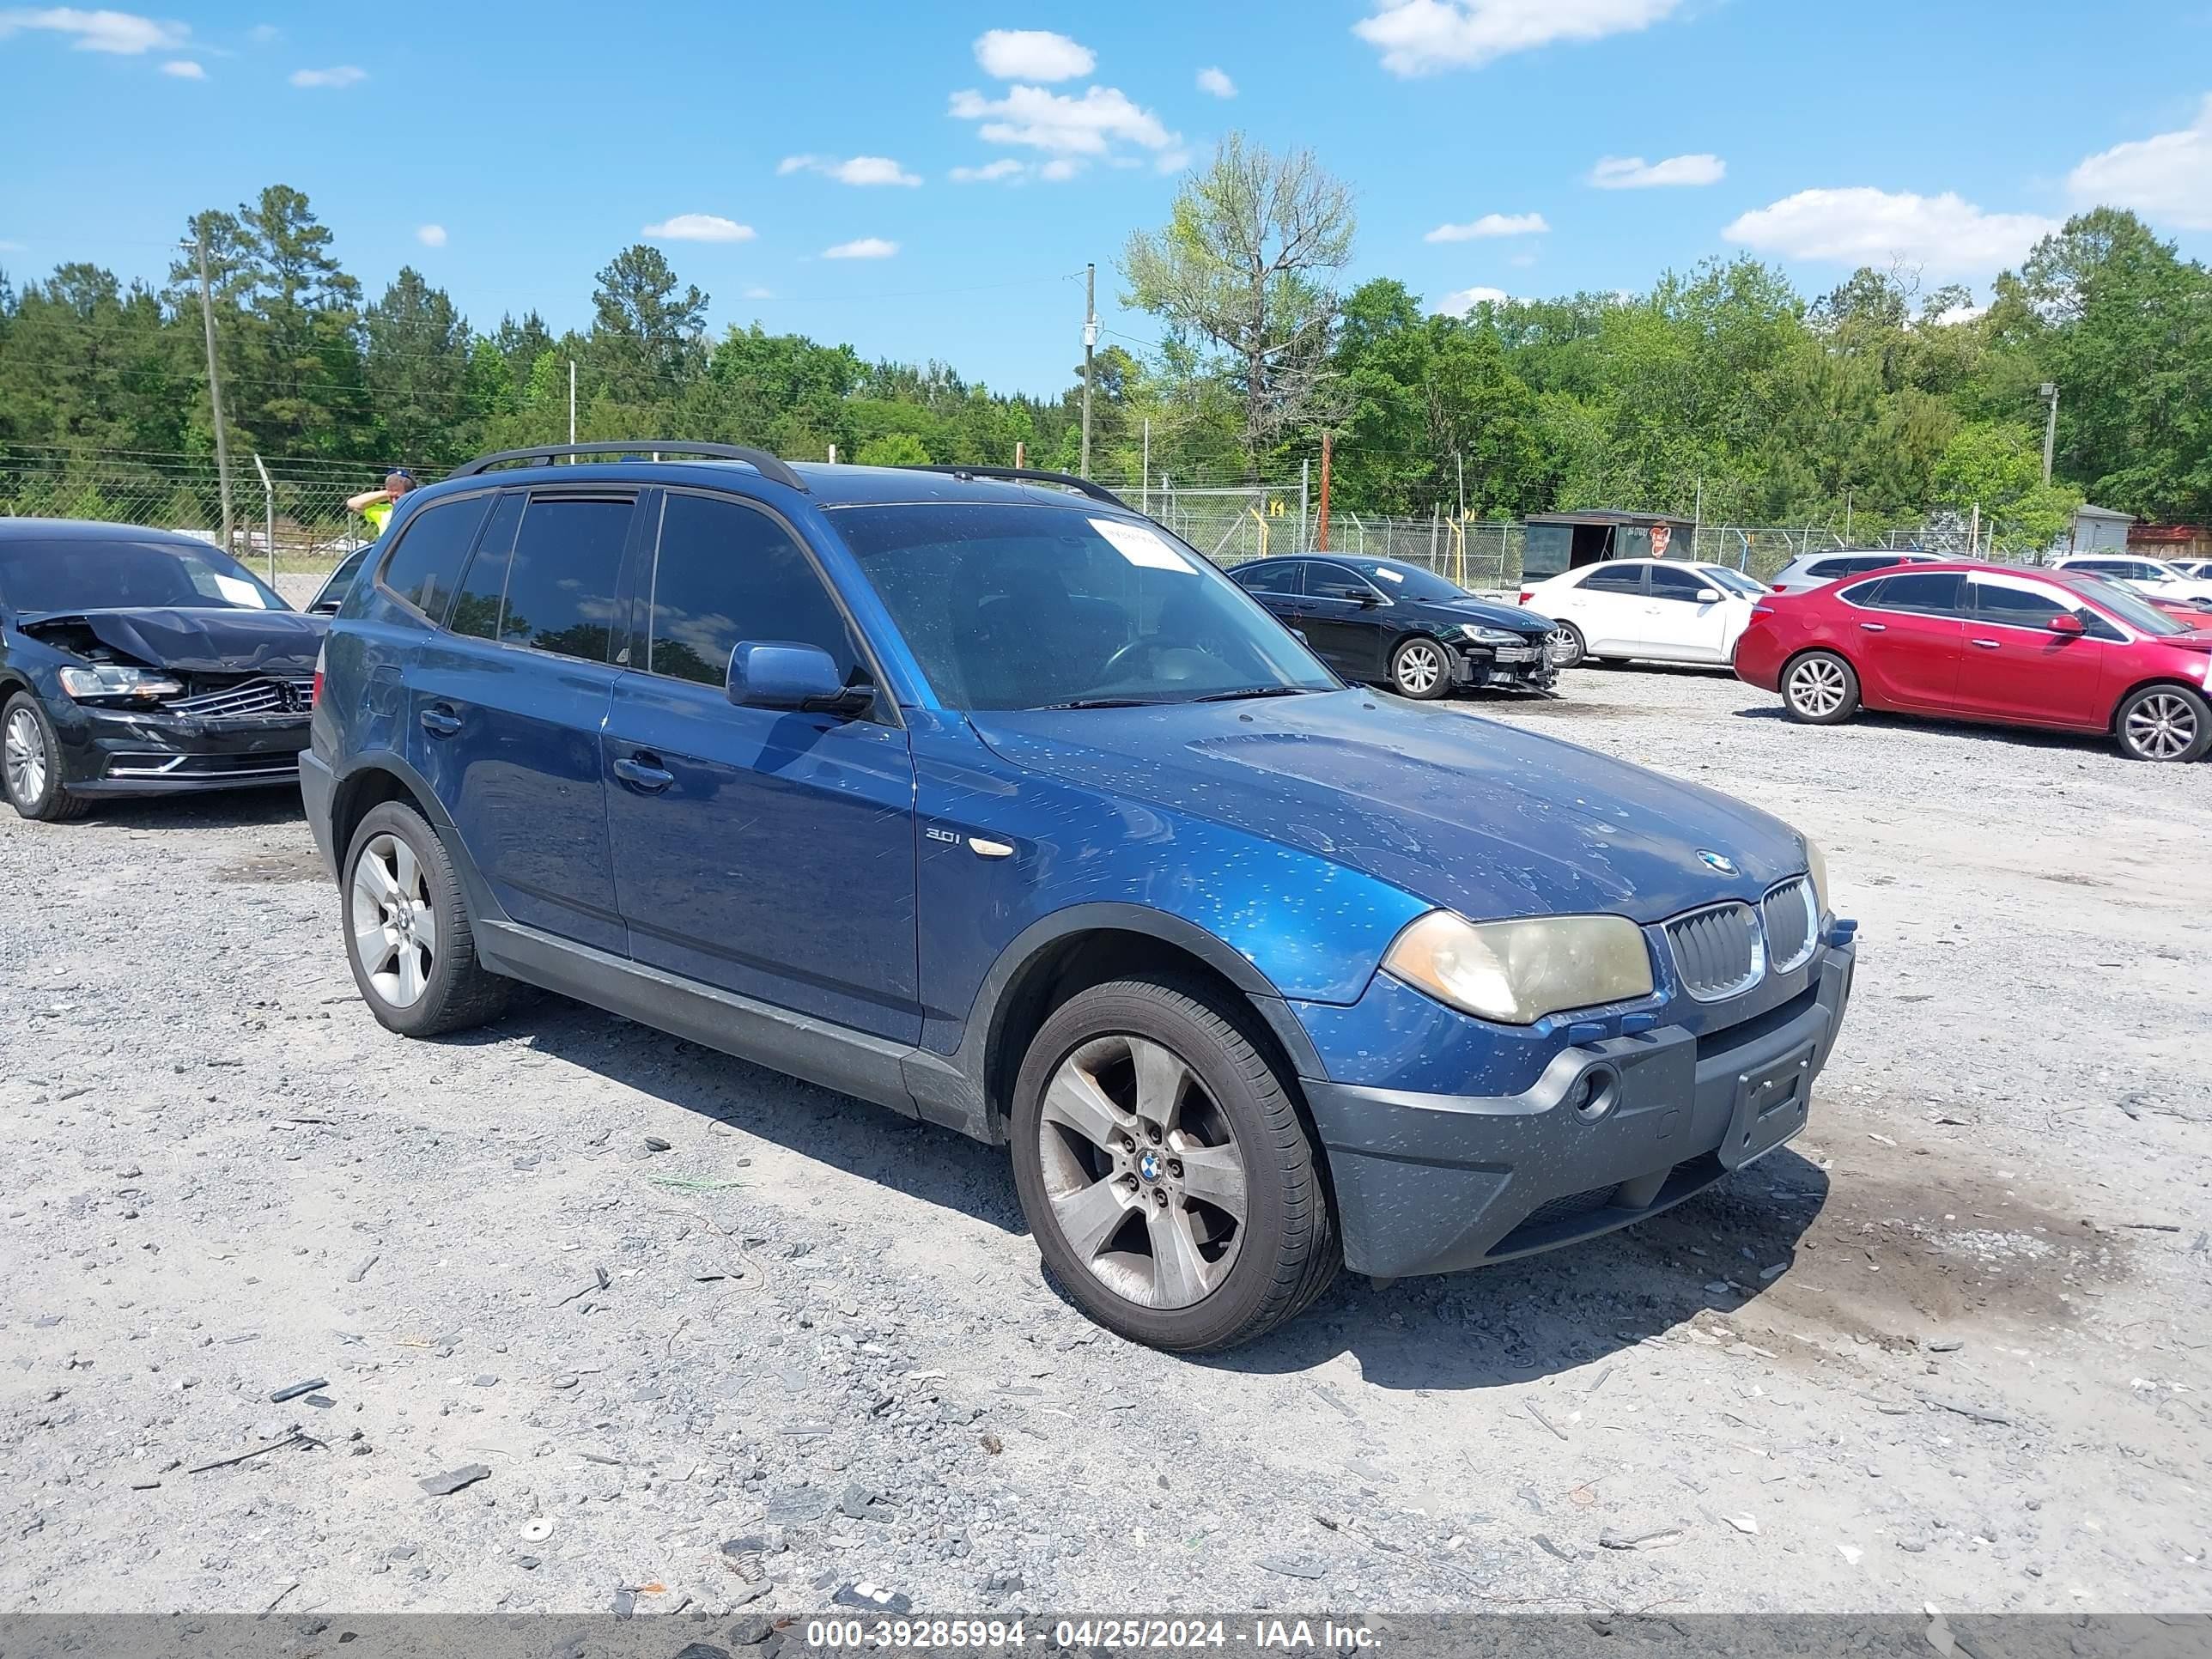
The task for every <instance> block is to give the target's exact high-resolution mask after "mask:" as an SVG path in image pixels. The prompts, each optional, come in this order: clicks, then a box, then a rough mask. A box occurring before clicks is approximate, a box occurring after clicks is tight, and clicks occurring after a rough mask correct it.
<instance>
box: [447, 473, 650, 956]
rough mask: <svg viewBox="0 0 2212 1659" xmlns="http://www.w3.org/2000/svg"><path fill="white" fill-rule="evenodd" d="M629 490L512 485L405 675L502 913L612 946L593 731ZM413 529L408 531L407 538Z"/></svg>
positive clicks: (610, 890) (456, 817)
mask: <svg viewBox="0 0 2212 1659" xmlns="http://www.w3.org/2000/svg"><path fill="white" fill-rule="evenodd" d="M635 510H636V498H635V493H634V492H615V493H610V492H608V491H605V490H599V491H591V492H571V491H568V490H562V489H540V490H537V491H525V490H514V491H510V492H508V493H507V494H506V495H502V496H501V498H500V500H499V502H498V504H497V506H495V507H494V508H493V509H492V513H491V517H490V520H489V522H488V523H487V524H486V526H485V528H484V532H483V537H482V538H481V540H480V541H479V543H478V544H477V551H476V556H475V557H474V558H473V559H472V560H471V562H470V563H469V566H468V570H467V573H466V574H465V575H464V576H463V578H462V580H461V584H460V591H459V592H458V593H457V594H456V595H455V596H454V599H453V610H452V614H451V617H450V618H449V620H448V623H447V631H446V632H444V633H441V634H434V635H430V636H429V637H428V641H426V642H425V643H424V644H423V646H422V647H421V648H420V649H419V650H418V651H417V652H416V654H415V657H414V659H413V661H412V663H411V664H410V666H409V668H408V670H407V681H408V686H407V691H408V696H407V702H408V715H407V718H408V732H407V742H408V747H407V751H406V752H407V756H408V758H409V759H410V761H412V762H413V763H414V764H415V766H416V769H417V770H419V771H420V772H421V773H422V775H423V776H424V777H426V778H427V779H428V780H429V782H430V785H431V787H432V788H433V789H434V790H435V791H436V793H437V796H438V799H439V800H440V801H441V803H443V805H444V806H445V808H446V811H447V813H448V814H449V815H451V817H452V818H453V824H454V827H455V828H456V829H458V830H459V833H460V837H461V842H462V845H463V847H464V848H465V849H466V851H467V853H468V854H469V857H470V859H471V861H472V862H473V863H474V864H475V866H476V867H477V871H478V872H480V873H481V874H482V875H483V878H484V879H485V881H486V882H488V883H489V885H490V887H491V892H492V896H493V897H494V898H495V900H497V901H498V902H499V905H500V907H501V908H502V909H503V910H505V911H506V912H507V915H510V916H512V917H513V919H514V920H515V921H519V922H522V923H524V924H525V925H526V926H528V927H539V928H543V929H544V930H545V931H546V932H548V933H557V934H559V935H560V936H561V937H562V938H563V939H575V940H578V941H580V943H583V944H586V945H594V946H597V947H598V948H599V949H600V950H605V951H621V950H622V949H623V927H622V921H621V917H620V915H618V913H617V910H616V908H615V886H614V871H613V867H612V865H611V861H610V859H609V856H608V850H607V805H606V794H605V789H604V787H602V785H601V782H600V761H599V733H600V729H601V727H602V726H605V722H606V717H607V707H608V703H609V701H610V698H611V694H612V691H613V688H614V684H615V681H616V679H617V677H619V676H620V674H621V673H622V671H623V670H622V665H621V664H620V663H619V662H618V661H617V660H616V658H617V653H618V651H619V650H620V649H621V642H620V641H617V638H616V634H617V629H616V626H615V624H616V623H617V620H618V619H619V618H620V617H621V615H622V611H623V605H622V598H621V580H622V569H623V552H624V550H625V547H626V546H627V544H628V542H629V535H630V530H631V524H632V520H633V519H634V518H635ZM413 534H414V532H413V531H412V530H411V529H410V532H409V536H410V539H411V538H412V536H413Z"/></svg>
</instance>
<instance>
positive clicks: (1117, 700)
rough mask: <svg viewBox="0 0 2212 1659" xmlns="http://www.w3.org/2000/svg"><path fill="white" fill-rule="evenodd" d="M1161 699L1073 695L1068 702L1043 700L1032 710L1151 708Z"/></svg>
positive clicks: (1037, 712) (1040, 712) (1036, 712)
mask: <svg viewBox="0 0 2212 1659" xmlns="http://www.w3.org/2000/svg"><path fill="white" fill-rule="evenodd" d="M1159 701H1160V699H1159V698H1158V697H1071V698H1069V699H1068V700H1067V701H1066V702H1041V703H1039V704H1037V705H1036V708H1032V709H1031V710H1030V713H1031V714H1043V713H1044V712H1045V711H1046V710H1048V709H1054V708H1152V707H1154V706H1155V705H1157V704H1158V702H1159Z"/></svg>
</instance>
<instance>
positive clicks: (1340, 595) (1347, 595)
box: [1306, 564, 1375, 599]
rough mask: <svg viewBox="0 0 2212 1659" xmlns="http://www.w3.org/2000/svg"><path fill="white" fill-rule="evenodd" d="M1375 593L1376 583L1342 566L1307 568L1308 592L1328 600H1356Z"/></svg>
mask: <svg viewBox="0 0 2212 1659" xmlns="http://www.w3.org/2000/svg"><path fill="white" fill-rule="evenodd" d="M1374 591H1375V585H1374V583H1372V582H1370V581H1369V580H1366V578H1364V576H1362V575H1361V574H1359V573H1358V571H1356V570H1349V569H1346V568H1345V567H1344V566H1343V565H1340V564H1309V565H1307V566H1306V592H1308V593H1309V594H1312V595H1316V596H1318V597H1320V598H1322V599H1359V598H1361V597H1362V596H1364V595H1365V594H1369V593H1372V592H1374Z"/></svg>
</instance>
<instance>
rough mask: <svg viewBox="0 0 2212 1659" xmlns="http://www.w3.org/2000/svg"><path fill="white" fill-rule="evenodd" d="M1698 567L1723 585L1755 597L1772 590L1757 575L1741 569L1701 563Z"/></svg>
mask: <svg viewBox="0 0 2212 1659" xmlns="http://www.w3.org/2000/svg"><path fill="white" fill-rule="evenodd" d="M1698 568H1699V569H1700V570H1702V571H1704V572H1705V574H1707V575H1708V576H1711V578H1712V579H1713V580H1715V581H1717V582H1718V583H1719V584H1720V585H1721V586H1723V587H1729V588H1733V589H1735V591H1736V592H1739V593H1748V594H1750V595H1752V596H1753V598H1757V597H1758V596H1759V594H1761V593H1765V592H1771V591H1772V590H1771V589H1770V588H1769V587H1768V586H1767V585H1766V584H1765V582H1763V581H1761V580H1759V578H1758V577H1756V576H1747V575H1745V574H1743V572H1742V571H1741V570H1731V569H1730V568H1729V567H1728V566H1726V565H1724V564H1701V565H1699V567H1698Z"/></svg>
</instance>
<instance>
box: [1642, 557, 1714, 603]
mask: <svg viewBox="0 0 2212 1659" xmlns="http://www.w3.org/2000/svg"><path fill="white" fill-rule="evenodd" d="M1713 591H1714V588H1713V584H1711V582H1709V581H1707V580H1705V578H1704V577H1703V576H1701V575H1699V574H1695V573H1693V572H1691V571H1687V570H1676V569H1673V568H1669V567H1668V566H1666V565H1654V566H1652V567H1651V592H1652V593H1653V595H1654V596H1655V597H1656V598H1659V599H1679V600H1680V601H1681V602H1682V603H1684V604H1686V605H1696V604H1697V603H1699V599H1698V595H1699V594H1700V593H1706V592H1713Z"/></svg>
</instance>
